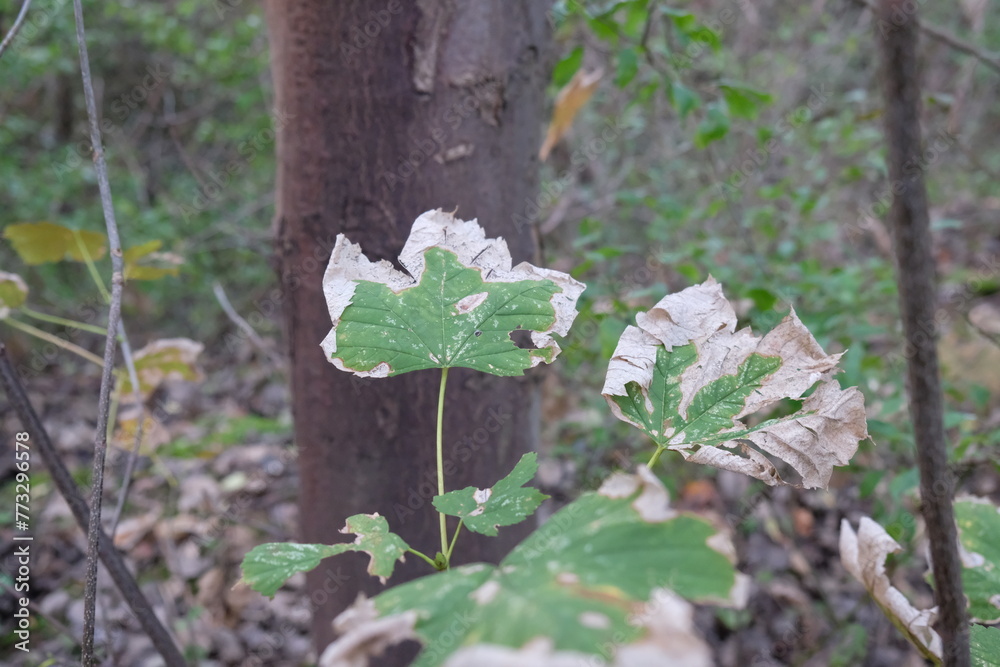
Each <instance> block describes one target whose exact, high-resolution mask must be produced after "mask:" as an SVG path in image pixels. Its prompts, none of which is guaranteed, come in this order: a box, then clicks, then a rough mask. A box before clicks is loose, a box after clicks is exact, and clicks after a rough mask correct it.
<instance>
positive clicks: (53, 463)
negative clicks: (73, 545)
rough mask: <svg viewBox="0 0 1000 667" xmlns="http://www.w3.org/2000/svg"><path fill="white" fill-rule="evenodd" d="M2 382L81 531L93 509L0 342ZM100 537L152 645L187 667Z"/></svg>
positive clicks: (173, 664)
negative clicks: (88, 506) (74, 479)
mask: <svg viewBox="0 0 1000 667" xmlns="http://www.w3.org/2000/svg"><path fill="white" fill-rule="evenodd" d="M0 385H2V386H3V388H4V391H5V393H6V394H7V398H8V400H9V401H10V404H11V406H12V407H13V408H14V412H16V413H17V416H18V418H19V419H20V421H21V424H22V425H23V426H24V428H25V430H27V431H28V432H29V433H30V434H31V439H32V442H34V443H35V444H36V445H37V448H38V453H39V454H40V455H41V458H42V461H44V462H45V465H46V467H48V469H49V471H50V472H51V473H52V481H53V482H54V483H55V486H56V489H58V490H59V494H60V495H61V496H62V497H63V499H64V500H65V501H66V504H67V505H69V508H70V510H71V511H72V512H73V517H74V518H75V519H76V523H77V525H79V526H80V528H81V530H84V531H86V530H87V529H88V526H89V524H90V510H89V509H87V502H86V501H85V500H84V499H83V495H82V494H81V493H80V489H79V488H78V487H77V485H76V482H74V481H73V476H72V475H71V474H70V472H69V470H67V469H66V466H65V465H64V464H63V462H62V459H60V458H59V453H58V452H57V451H56V448H55V445H53V444H52V440H51V439H50V438H49V434H48V431H46V430H45V427H44V426H43V425H42V420H41V419H39V418H38V413H37V412H35V409H34V408H33V407H32V405H31V402H30V401H29V400H28V394H27V392H26V391H25V389H24V385H23V384H22V383H21V379H20V378H19V377H18V375H17V372H16V371H15V370H14V367H13V366H12V365H11V363H10V358H9V357H8V356H7V348H6V347H5V346H4V345H3V343H0ZM99 539H100V542H99V554H100V557H101V560H102V561H103V562H104V567H106V568H107V570H108V574H109V575H111V579H112V580H113V581H114V582H115V585H116V586H117V587H118V590H119V591H121V593H122V597H124V598H125V602H126V603H127V604H128V606H129V608H130V609H131V610H132V613H133V614H135V617H136V619H137V620H138V621H139V625H141V626H142V629H143V630H144V631H145V632H146V635H147V636H148V637H149V639H150V641H152V643H153V646H154V647H156V650H157V651H158V652H159V653H160V655H161V656H162V657H163V661H164V663H165V664H166V665H168V667H184V665H186V664H187V663H185V662H184V657H183V655H182V654H181V652H180V649H178V648H177V645H176V644H175V643H174V640H173V638H172V637H171V636H170V633H169V632H167V629H166V628H165V627H163V624H161V623H160V620H159V619H158V618H157V617H156V614H155V613H154V612H153V607H152V605H151V604H150V603H149V600H147V599H146V596H145V595H143V593H142V590H140V589H139V585H138V584H137V583H136V581H135V578H134V577H133V576H132V573H131V572H130V571H129V569H128V567H127V566H126V565H125V561H124V560H122V557H121V554H119V553H118V550H117V549H116V548H115V546H114V543H113V542H112V541H111V538H110V537H108V536H107V534H106V533H105V532H104V531H100V533H99Z"/></svg>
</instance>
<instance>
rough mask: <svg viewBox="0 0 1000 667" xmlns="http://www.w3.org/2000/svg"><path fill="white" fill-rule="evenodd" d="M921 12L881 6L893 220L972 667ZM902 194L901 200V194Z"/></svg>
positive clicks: (955, 605)
mask: <svg viewBox="0 0 1000 667" xmlns="http://www.w3.org/2000/svg"><path fill="white" fill-rule="evenodd" d="M916 11H917V9H916V4H915V3H910V2H908V1H907V0H881V2H880V3H879V6H878V10H877V14H876V17H877V19H878V21H879V23H880V24H884V25H886V26H887V27H886V29H885V30H884V31H882V33H881V36H880V37H879V51H880V55H881V59H882V78H883V84H882V85H883V91H884V95H885V110H886V113H885V134H886V143H887V146H888V159H887V162H888V165H889V178H890V180H891V182H892V192H893V194H894V197H893V200H892V207H891V208H890V210H889V218H890V220H891V221H892V226H893V228H894V232H895V233H894V237H893V242H894V245H895V249H896V263H897V266H898V279H897V280H898V284H899V303H900V312H901V315H902V320H903V333H904V335H905V338H906V351H907V370H908V371H909V373H908V376H909V377H908V379H909V399H910V400H909V403H910V418H911V419H912V420H913V432H914V440H915V441H916V446H917V467H918V468H919V469H920V500H921V512H922V513H923V516H924V521H926V523H927V534H928V537H929V542H930V554H931V567H932V571H933V573H934V599H935V601H936V602H937V606H938V610H939V614H940V625H939V628H938V630H939V632H940V634H941V642H942V649H943V654H944V665H945V667H968V665H969V623H968V619H967V616H966V604H967V603H966V600H965V596H964V595H963V594H962V563H961V560H959V555H958V528H957V527H956V525H955V514H954V510H953V507H952V496H953V494H954V482H953V480H952V476H951V471H950V469H949V467H948V446H947V443H946V441H945V432H944V416H943V415H944V410H943V397H942V392H941V377H940V371H939V367H938V355H937V341H936V337H935V329H936V322H937V318H936V317H935V298H934V295H935V294H937V290H936V289H935V285H934V255H933V253H932V250H931V246H932V244H931V232H930V216H929V213H928V210H927V187H926V185H925V184H924V176H923V174H924V170H922V169H917V170H912V169H910V168H909V165H911V164H913V161H914V160H916V159H919V156H920V155H921V154H922V147H923V144H922V140H921V131H920V74H919V68H918V65H917V28H918V26H919V24H918V22H917V16H916ZM897 193H898V194H897Z"/></svg>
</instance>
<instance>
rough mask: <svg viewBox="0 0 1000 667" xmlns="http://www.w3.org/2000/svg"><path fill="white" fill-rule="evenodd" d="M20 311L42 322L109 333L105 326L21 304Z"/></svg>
mask: <svg viewBox="0 0 1000 667" xmlns="http://www.w3.org/2000/svg"><path fill="white" fill-rule="evenodd" d="M20 311H21V312H22V313H24V314H25V315H27V316H28V317H33V318H35V319H36V320H41V321H42V322H48V323H49V324H58V325H60V326H64V327H69V328H71V329H79V330H80V331H89V332H90V333H95V334H100V335H102V336H104V335H106V334H107V330H106V329H105V328H104V327H99V326H96V325H93V324H85V323H83V322H77V321H76V320H69V319H66V318H65V317H59V316H58V315H49V314H47V313H40V312H38V311H37V310H32V309H31V308H25V307H24V306H21V308H20Z"/></svg>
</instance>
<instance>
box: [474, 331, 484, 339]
mask: <svg viewBox="0 0 1000 667" xmlns="http://www.w3.org/2000/svg"><path fill="white" fill-rule="evenodd" d="M474 335H475V336H476V337H477V338H478V337H479V336H482V335H483V332H482V331H479V330H478V329H477V330H476V333H475V334H474Z"/></svg>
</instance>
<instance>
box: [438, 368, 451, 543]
mask: <svg viewBox="0 0 1000 667" xmlns="http://www.w3.org/2000/svg"><path fill="white" fill-rule="evenodd" d="M447 384H448V369H447V368H442V369H441V390H440V391H439V392H438V414H437V474H438V495H439V496H443V495H444V444H443V442H444V440H443V438H442V437H441V434H442V432H443V427H444V388H445V385H447ZM438 519H440V523H441V553H442V554H443V555H444V556H445V559H447V558H448V555H449V554H450V552H449V551H448V525H447V523H445V515H444V513H443V512H439V513H438Z"/></svg>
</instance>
